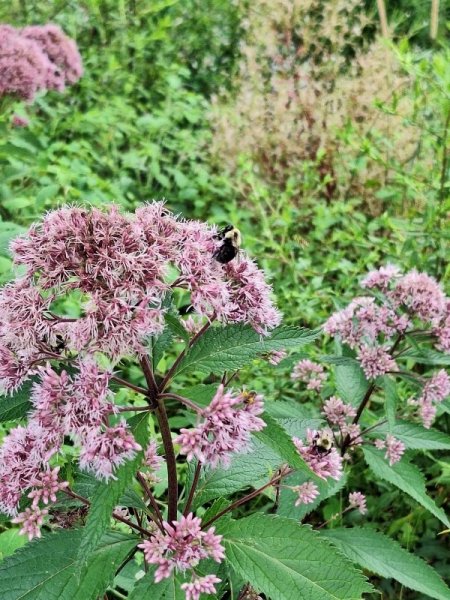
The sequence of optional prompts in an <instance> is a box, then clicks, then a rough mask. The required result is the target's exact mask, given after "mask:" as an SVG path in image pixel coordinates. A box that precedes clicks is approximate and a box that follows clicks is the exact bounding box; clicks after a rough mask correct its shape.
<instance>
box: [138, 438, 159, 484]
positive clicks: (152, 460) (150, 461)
mask: <svg viewBox="0 0 450 600" xmlns="http://www.w3.org/2000/svg"><path fill="white" fill-rule="evenodd" d="M143 464H144V466H146V467H147V469H148V470H147V472H146V473H145V478H146V480H147V481H148V483H151V484H155V483H158V482H159V481H160V479H159V477H158V476H157V475H156V472H157V471H159V469H160V468H161V466H162V465H163V464H164V459H163V457H162V456H159V455H158V445H157V443H156V442H155V441H154V440H153V441H151V442H150V443H149V444H148V446H147V449H146V450H145V452H144V463H143Z"/></svg>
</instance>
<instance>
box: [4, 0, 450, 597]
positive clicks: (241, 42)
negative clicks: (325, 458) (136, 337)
mask: <svg viewBox="0 0 450 600" xmlns="http://www.w3.org/2000/svg"><path fill="white" fill-rule="evenodd" d="M440 4H441V6H440V10H439V12H438V14H437V17H438V18H437V22H436V25H437V28H436V32H437V33H436V36H435V37H434V39H432V38H431V36H430V25H431V24H430V17H431V6H432V3H431V0H430V1H429V2H428V1H424V0H414V1H409V2H406V0H397V1H391V2H388V3H387V16H388V26H389V38H388V39H385V38H383V39H382V38H380V25H379V23H380V21H379V15H378V12H377V3H376V2H375V0H367V1H362V0H329V1H326V0H253V1H252V2H250V1H245V0H234V1H230V2H224V1H222V0H154V1H150V0H142V1H139V0H85V1H76V2H75V1H71V0H67V1H56V0H48V1H46V2H42V1H38V0H36V1H31V0H11V1H10V2H5V1H3V2H0V21H1V22H5V23H10V24H12V25H14V26H21V25H25V24H37V23H45V22H49V21H50V22H55V23H58V24H59V25H61V26H62V27H63V29H64V30H65V31H66V33H67V34H68V35H70V36H72V37H73V38H75V39H76V41H77V44H78V46H79V49H80V52H81V55H82V57H83V62H84V68H85V73H84V76H83V77H82V79H81V80H80V81H79V83H78V84H77V85H75V86H73V87H71V88H68V89H67V91H66V92H65V93H64V94H63V95H61V94H57V93H48V94H46V95H44V96H41V97H39V98H38V99H37V101H36V102H35V103H34V104H33V105H31V106H24V105H22V106H17V107H15V108H14V110H15V112H16V113H17V114H20V115H25V114H26V115H27V116H28V118H29V120H30V124H29V126H28V127H26V128H17V127H13V126H12V125H11V114H6V115H2V120H1V121H0V133H1V140H0V174H1V177H0V218H1V221H0V279H1V281H3V282H4V281H7V280H8V279H9V278H10V277H11V262H10V260H9V257H8V251H7V247H8V243H9V240H10V239H11V238H12V237H14V236H15V235H17V233H19V232H21V231H22V230H23V229H24V228H26V227H27V226H29V225H30V224H31V223H32V222H33V221H34V220H36V219H38V218H39V217H40V215H42V214H43V213H44V212H45V211H47V210H49V209H51V208H55V207H57V206H60V205H62V204H65V203H75V204H80V203H85V204H91V205H96V206H100V205H102V204H105V203H110V202H114V203H118V204H120V205H122V206H123V207H124V208H125V209H126V210H132V209H133V208H134V207H136V206H138V205H139V204H141V203H142V202H145V201H149V200H152V199H165V200H166V202H167V204H168V206H169V208H170V209H172V210H174V211H175V212H179V213H182V214H183V215H184V216H185V217H188V218H201V219H204V220H208V221H209V222H210V223H216V224H218V225H222V224H226V223H229V222H231V223H233V224H235V225H236V226H238V227H239V228H240V229H241V230H242V233H243V239H244V248H245V250H247V251H248V252H249V253H250V254H251V255H252V256H253V257H254V258H255V259H256V260H257V262H258V264H259V265H260V266H261V267H263V268H264V269H266V270H267V272H268V273H269V275H270V277H271V280H272V283H273V286H274V290H275V293H276V296H277V298H278V303H279V306H280V308H281V310H282V311H283V313H284V315H285V320H286V322H292V323H299V324H301V325H304V326H309V327H317V326H318V325H320V324H321V323H322V322H323V320H324V319H325V318H326V316H327V315H328V314H329V312H330V310H333V308H334V307H336V306H341V305H343V304H344V303H345V302H347V301H348V300H349V299H350V298H351V297H352V296H354V295H355V294H356V293H358V292H357V290H358V280H359V279H360V277H361V276H362V275H363V274H364V272H365V271H366V270H367V269H368V268H372V267H374V266H379V265H380V264H384V263H386V262H388V261H390V262H395V263H397V264H398V265H400V266H401V267H403V268H404V269H405V270H406V269H410V268H413V267H415V268H417V269H422V270H426V271H427V272H428V273H430V274H431V275H434V276H436V277H438V278H439V279H441V280H442V281H443V282H444V285H445V284H448V277H449V275H450V268H449V266H448V261H447V255H448V247H449V245H448V241H449V237H450V225H449V223H450V219H449V215H450V199H449V196H450V194H449V139H450V67H449V65H450V60H449V59H450V46H449V44H448V37H447V36H448V32H449V26H448V21H449V19H450V15H449V14H448V10H449V9H448V7H446V6H445V4H444V3H443V2H441V3H440ZM259 377H260V381H259V383H258V387H261V388H262V389H269V390H270V389H272V388H273V387H274V385H275V384H274V383H273V376H271V374H270V372H269V371H268V370H266V371H264V369H263V370H262V371H261V373H259ZM443 419H444V421H443V423H442V425H443V427H444V428H447V430H448V425H449V423H448V419H447V420H445V419H446V417H445V416H444V417H443ZM424 468H425V469H426V470H427V475H428V481H429V482H435V483H437V484H439V485H444V486H445V485H448V484H449V483H450V461H449V460H448V459H445V458H443V459H442V460H439V461H437V460H433V461H432V460H428V462H427V461H426V460H425V459H424ZM358 476H359V477H360V478H363V477H364V474H363V473H360V474H359V475H358ZM355 477H356V476H355ZM371 485H372V484H371V482H370V481H367V488H368V490H369V493H370V487H371ZM392 503H397V504H396V506H397V507H398V515H397V516H395V515H394V516H393V515H392V514H390V515H386V516H385V517H384V516H383V514H384V511H385V508H386V506H387V505H390V504H392ZM405 503H407V501H406V500H404V499H401V500H400V495H399V493H398V492H392V491H391V490H389V489H386V492H385V494H382V495H381V496H379V499H378V504H377V505H374V506H372V507H371V510H372V511H373V514H374V518H376V519H378V520H383V519H384V518H386V519H387V521H386V523H385V530H386V531H388V532H389V533H390V534H391V535H392V536H394V537H397V538H398V539H399V540H400V541H401V542H402V543H403V544H404V545H405V546H407V547H414V548H415V549H416V551H417V552H418V553H420V554H421V555H422V556H424V557H426V558H429V559H431V560H432V561H433V563H434V566H435V567H436V568H437V569H438V570H440V571H441V573H442V574H445V573H447V574H448V570H449V569H450V566H449V561H448V555H447V554H446V552H445V549H444V548H443V546H442V545H441V544H439V543H438V541H437V538H436V533H437V531H438V529H439V526H438V525H437V522H435V520H434V519H432V518H431V517H429V516H427V515H426V514H424V513H423V512H422V511H420V510H418V509H417V507H415V509H414V510H413V507H412V505H411V507H410V506H409V505H408V504H405ZM410 508H411V510H412V512H411V513H410V514H409V517H405V516H404V515H405V514H408V511H409V509H410ZM324 510H325V511H328V512H329V513H330V514H332V513H333V511H334V510H335V507H334V506H328V508H327V507H325V509H324ZM325 514H327V513H325ZM390 586H391V584H390V582H388V581H385V582H382V583H381V587H382V588H383V589H384V590H385V592H386V598H397V597H398V596H397V593H398V590H396V589H395V588H393V587H392V586H391V587H390ZM402 597H403V598H404V599H406V598H419V597H420V596H418V595H417V594H413V593H410V595H408V593H406V592H404V595H403V596H402Z"/></svg>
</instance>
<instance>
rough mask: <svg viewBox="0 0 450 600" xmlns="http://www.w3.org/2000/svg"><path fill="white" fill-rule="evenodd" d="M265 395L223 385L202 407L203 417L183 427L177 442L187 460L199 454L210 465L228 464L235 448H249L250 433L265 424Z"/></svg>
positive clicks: (238, 449) (237, 450) (203, 461)
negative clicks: (263, 417) (195, 425)
mask: <svg viewBox="0 0 450 600" xmlns="http://www.w3.org/2000/svg"><path fill="white" fill-rule="evenodd" d="M262 412H263V401H262V396H260V395H256V394H252V393H249V392H242V393H241V394H239V395H237V396H233V393H232V392H231V391H225V388H224V386H223V385H220V386H219V388H218V389H217V392H216V394H215V396H214V398H213V399H212V401H211V404H210V405H209V406H208V407H207V408H206V409H204V410H203V411H202V413H201V414H202V417H203V421H202V422H201V423H200V424H199V425H198V426H197V427H195V428H193V429H181V431H180V435H179V436H178V437H177V439H176V440H175V442H176V443H177V444H180V446H181V448H180V452H181V454H186V455H187V457H188V460H192V459H193V458H197V459H198V460H199V461H200V462H202V463H204V464H207V465H209V466H211V467H216V466H217V465H218V464H219V463H222V464H223V465H224V466H227V465H228V464H229V462H230V458H231V456H232V454H233V453H235V452H244V451H245V450H247V449H248V447H249V443H250V435H251V433H252V432H253V431H260V430H261V429H263V428H264V427H265V423H264V421H263V420H262V419H261V418H259V416H258V415H260V414H261V413H262Z"/></svg>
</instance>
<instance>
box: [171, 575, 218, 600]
mask: <svg viewBox="0 0 450 600" xmlns="http://www.w3.org/2000/svg"><path fill="white" fill-rule="evenodd" d="M221 581H222V580H221V579H219V578H218V577H216V576H215V575H205V577H198V576H196V577H194V578H193V579H192V581H191V582H190V583H182V584H181V586H180V587H181V589H182V590H184V592H185V594H186V600H199V599H200V596H201V595H202V594H215V593H216V591H217V590H216V587H215V584H216V583H220V582H221Z"/></svg>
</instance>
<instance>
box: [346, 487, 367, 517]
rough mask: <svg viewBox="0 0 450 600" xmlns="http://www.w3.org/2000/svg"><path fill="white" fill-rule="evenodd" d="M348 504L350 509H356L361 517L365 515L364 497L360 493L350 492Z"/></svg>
mask: <svg viewBox="0 0 450 600" xmlns="http://www.w3.org/2000/svg"><path fill="white" fill-rule="evenodd" d="M348 502H349V506H350V508H357V509H358V511H359V512H360V513H361V514H362V515H365V514H366V513H367V506H366V497H365V496H364V494H363V493H362V492H352V493H351V494H349V495H348Z"/></svg>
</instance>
